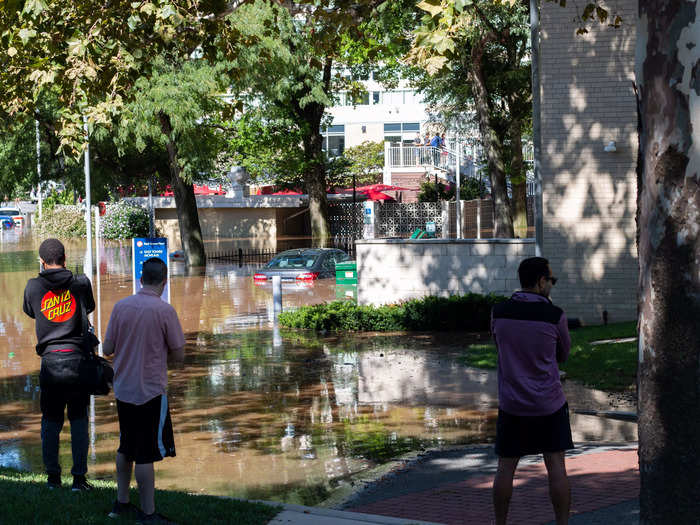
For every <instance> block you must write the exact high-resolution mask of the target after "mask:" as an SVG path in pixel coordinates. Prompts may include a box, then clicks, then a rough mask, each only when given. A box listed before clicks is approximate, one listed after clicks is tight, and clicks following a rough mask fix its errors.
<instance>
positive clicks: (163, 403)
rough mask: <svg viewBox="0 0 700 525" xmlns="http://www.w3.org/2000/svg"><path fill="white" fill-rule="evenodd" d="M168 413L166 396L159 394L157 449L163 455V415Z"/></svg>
mask: <svg viewBox="0 0 700 525" xmlns="http://www.w3.org/2000/svg"><path fill="white" fill-rule="evenodd" d="M167 414H168V397H167V396H166V395H165V394H163V395H162V396H160V420H159V421H158V450H160V455H161V456H162V457H163V458H164V457H165V452H166V450H165V445H164V444H163V427H164V426H165V416H166V415H167Z"/></svg>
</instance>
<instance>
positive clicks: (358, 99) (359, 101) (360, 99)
mask: <svg viewBox="0 0 700 525" xmlns="http://www.w3.org/2000/svg"><path fill="white" fill-rule="evenodd" d="M348 98H351V96H350V94H349V93H348ZM348 106H369V93H368V92H367V91H365V92H364V93H360V94H359V95H355V96H354V97H352V99H351V101H350V103H348Z"/></svg>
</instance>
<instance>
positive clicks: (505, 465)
mask: <svg viewBox="0 0 700 525" xmlns="http://www.w3.org/2000/svg"><path fill="white" fill-rule="evenodd" d="M518 277H519V279H520V285H521V287H522V290H521V291H519V292H516V293H514V294H513V296H512V297H511V298H510V299H509V300H508V301H506V302H504V303H500V304H497V305H496V306H494V308H493V311H492V313H491V331H492V333H493V336H494V339H495V341H496V347H497V348H498V423H497V426H496V454H497V455H498V471H497V472H496V477H495V479H494V482H493V505H494V510H495V514H496V524H497V525H505V523H506V518H507V516H508V506H509V504H510V498H511V495H512V493H513V476H514V474H515V469H516V467H517V466H518V461H519V460H520V458H521V457H522V456H526V455H529V454H542V455H543V456H544V462H545V465H546V467H547V474H548V476H549V495H550V498H551V500H552V505H553V506H554V514H555V516H556V521H557V525H561V524H564V523H568V520H569V507H570V504H571V491H570V487H569V480H568V478H567V475H566V465H565V462H564V451H565V450H568V449H571V448H574V444H573V442H572V440H571V426H570V424H569V406H568V404H567V402H566V398H565V397H564V392H563V390H562V386H561V381H560V379H559V366H558V363H562V362H564V361H566V358H567V357H568V356H569V349H570V347H571V339H570V337H569V330H568V326H567V320H566V315H564V311H563V310H562V309H561V308H558V307H556V306H554V305H553V304H552V301H551V300H550V299H549V293H550V291H551V290H552V287H553V286H554V285H555V284H556V282H557V278H556V277H554V276H553V275H552V270H551V268H550V267H549V261H547V259H544V258H542V257H531V258H529V259H525V260H524V261H522V262H521V263H520V266H519V268H518Z"/></svg>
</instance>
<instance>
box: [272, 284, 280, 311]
mask: <svg viewBox="0 0 700 525" xmlns="http://www.w3.org/2000/svg"><path fill="white" fill-rule="evenodd" d="M272 304H273V308H272V309H273V311H274V313H275V316H277V314H278V313H280V312H281V311H282V278H281V277H280V276H279V275H273V276H272Z"/></svg>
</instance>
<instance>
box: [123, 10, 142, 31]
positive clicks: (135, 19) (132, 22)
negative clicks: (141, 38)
mask: <svg viewBox="0 0 700 525" xmlns="http://www.w3.org/2000/svg"><path fill="white" fill-rule="evenodd" d="M126 23H127V25H128V26H129V29H131V30H132V31H133V30H134V29H136V28H137V27H138V26H139V24H140V23H141V17H139V15H137V14H133V15H131V16H130V17H129V19H128V20H127V21H126Z"/></svg>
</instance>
